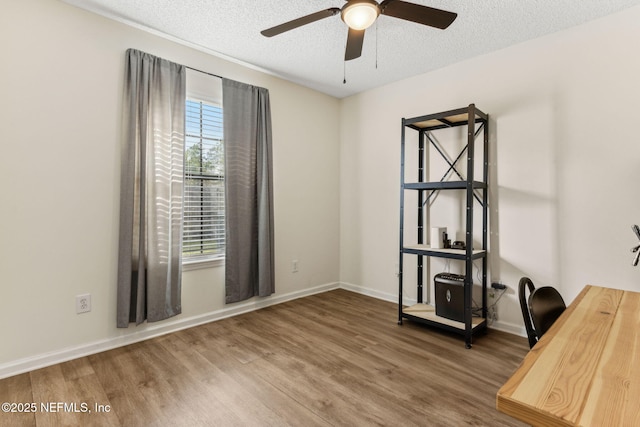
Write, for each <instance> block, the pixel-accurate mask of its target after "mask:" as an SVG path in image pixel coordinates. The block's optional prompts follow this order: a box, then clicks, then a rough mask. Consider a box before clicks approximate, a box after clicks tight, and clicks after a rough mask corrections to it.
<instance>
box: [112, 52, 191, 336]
mask: <svg viewBox="0 0 640 427" xmlns="http://www.w3.org/2000/svg"><path fill="white" fill-rule="evenodd" d="M125 73H126V74H125V95H124V106H123V133H124V135H123V139H124V140H123V148H122V165H121V166H122V172H121V195H120V248H119V255H118V314H117V325H118V327H119V328H126V327H128V326H129V323H130V322H135V323H136V324H140V323H142V322H144V321H145V320H147V321H149V322H154V321H158V320H163V319H166V318H168V317H171V316H175V315H176V314H179V313H180V312H181V310H182V308H181V302H180V288H181V276H182V271H181V270H182V262H181V238H182V192H183V170H184V165H183V155H184V132H185V122H184V120H185V119H184V115H185V96H186V89H185V76H186V73H185V68H184V67H183V66H182V65H179V64H175V63H172V62H170V61H167V60H164V59H162V58H157V57H155V56H153V55H149V54H147V53H144V52H140V51H137V50H134V49H129V50H127V53H126V65H125Z"/></svg>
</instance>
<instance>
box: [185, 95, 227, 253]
mask: <svg viewBox="0 0 640 427" xmlns="http://www.w3.org/2000/svg"><path fill="white" fill-rule="evenodd" d="M184 161H185V192H184V229H183V238H182V256H183V259H185V260H198V259H200V258H202V259H211V258H214V257H218V256H222V255H224V251H225V217H224V211H225V207H224V200H225V197H224V142H223V131H222V108H221V107H220V106H217V105H213V104H209V103H206V102H202V101H196V100H191V99H188V100H187V104H186V135H185V157H184Z"/></svg>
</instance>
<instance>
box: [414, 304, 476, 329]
mask: <svg viewBox="0 0 640 427" xmlns="http://www.w3.org/2000/svg"><path fill="white" fill-rule="evenodd" d="M402 312H403V313H404V314H408V315H411V316H414V317H419V318H421V319H426V320H429V321H431V322H436V323H440V324H443V325H447V326H450V327H452V328H456V329H459V330H461V331H464V329H465V328H464V323H463V322H456V321H455V320H451V319H447V318H446V317H441V316H438V315H436V308H435V307H434V306H432V305H429V304H415V305H412V306H410V307H405V308H404V309H403V310H402ZM483 322H484V319H483V318H482V317H472V318H471V326H472V328H473V329H475V328H476V327H478V326H480V325H481V324H482V323H483Z"/></svg>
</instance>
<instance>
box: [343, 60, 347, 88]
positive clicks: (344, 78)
mask: <svg viewBox="0 0 640 427" xmlns="http://www.w3.org/2000/svg"><path fill="white" fill-rule="evenodd" d="M342 67H343V68H342V76H343V78H342V84H343V85H346V84H347V61H342Z"/></svg>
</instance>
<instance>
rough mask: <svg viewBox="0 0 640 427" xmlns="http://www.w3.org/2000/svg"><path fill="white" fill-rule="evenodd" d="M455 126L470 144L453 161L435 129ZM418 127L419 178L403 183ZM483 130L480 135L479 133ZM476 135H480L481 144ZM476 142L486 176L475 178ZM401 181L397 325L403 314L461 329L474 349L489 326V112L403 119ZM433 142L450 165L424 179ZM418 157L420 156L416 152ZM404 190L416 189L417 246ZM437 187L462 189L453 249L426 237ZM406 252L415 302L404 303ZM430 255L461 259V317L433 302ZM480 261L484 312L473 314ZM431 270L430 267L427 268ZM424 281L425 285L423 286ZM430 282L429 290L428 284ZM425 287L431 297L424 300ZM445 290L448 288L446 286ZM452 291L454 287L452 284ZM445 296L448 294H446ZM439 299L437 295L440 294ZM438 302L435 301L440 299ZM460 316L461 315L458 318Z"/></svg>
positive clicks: (465, 110)
mask: <svg viewBox="0 0 640 427" xmlns="http://www.w3.org/2000/svg"><path fill="white" fill-rule="evenodd" d="M453 127H466V130H467V132H466V146H465V147H464V148H463V149H462V150H461V151H460V153H459V154H458V156H457V157H456V158H455V159H454V160H449V158H448V157H447V156H446V155H445V153H443V151H442V149H441V148H440V147H439V146H438V144H436V142H435V140H434V138H433V136H432V133H435V132H437V131H438V130H440V129H449V128H453ZM411 131H415V132H417V133H418V154H417V165H416V167H417V171H418V174H417V178H418V181H417V182H405V166H406V165H405V160H406V158H407V153H406V141H405V137H406V133H407V132H411ZM480 135H482V138H479V136H480ZM477 140H481V141H482V143H481V144H480V143H479V142H478V141H477ZM476 145H481V148H482V150H483V151H482V155H483V164H482V180H481V181H478V180H474V167H475V153H476ZM401 146H402V147H401V164H400V169H401V184H400V251H399V269H398V272H399V274H398V298H399V304H398V324H400V325H401V324H402V322H403V319H408V320H412V321H416V322H421V323H425V324H427V325H429V326H434V327H439V328H443V329H446V330H449V331H453V332H457V333H461V334H463V335H464V338H465V346H466V347H467V348H471V344H472V336H473V334H474V333H476V332H480V331H484V330H486V328H487V252H486V251H487V229H488V194H487V189H488V185H487V181H488V165H489V161H488V147H489V116H488V115H487V114H485V113H483V112H482V111H480V110H479V109H477V108H476V106H475V105H474V104H470V105H469V106H468V107H465V108H460V109H456V110H450V111H444V112H441V113H435V114H429V115H425V116H419V117H414V118H410V119H405V118H403V119H402V135H401ZM429 147H433V148H434V149H435V150H436V151H437V152H438V153H439V154H440V155H441V156H442V158H443V159H444V161H445V162H446V163H447V165H448V169H447V171H446V172H445V174H444V175H443V176H442V178H441V179H440V180H439V181H436V182H429V181H425V171H426V169H427V168H426V165H427V162H426V158H428V151H429ZM414 157H416V156H414ZM464 160H466V171H465V172H466V178H465V177H463V174H462V173H461V172H460V171H459V170H458V169H459V168H460V166H458V162H459V161H460V162H462V161H464ZM405 191H417V193H418V203H417V224H415V226H416V230H417V245H405V242H404V220H405ZM439 191H463V192H464V200H465V201H464V205H465V229H464V233H465V241H455V242H453V244H452V245H451V248H444V249H438V248H431V247H430V246H429V245H427V244H426V242H425V231H426V230H427V229H428V226H429V224H425V222H426V221H425V217H426V216H427V215H426V214H427V213H428V210H429V209H431V203H430V202H433V200H432V198H433V197H434V196H435V195H436V194H437V192H439ZM476 203H477V204H479V205H480V207H481V209H480V211H481V214H482V230H481V232H480V233H478V235H481V240H482V247H481V248H475V249H474V243H473V240H474V230H473V226H474V214H475V210H474V205H475V204H476ZM407 255H414V256H417V277H416V281H417V284H416V285H417V304H415V305H413V306H410V307H405V306H404V304H403V289H404V283H403V259H404V257H405V256H407ZM431 257H436V258H447V259H452V260H459V261H458V262H462V263H463V271H464V272H463V274H462V275H461V276H462V277H463V278H464V279H463V282H464V283H463V285H462V289H460V290H461V291H462V294H463V300H464V301H463V308H462V311H463V313H462V316H460V315H457V316H449V317H455V319H451V318H448V317H446V316H439V315H438V313H436V310H435V309H434V308H433V306H432V305H430V304H429V303H430V301H429V300H430V294H431V293H430V292H429V281H428V279H427V281H425V274H424V273H425V264H424V261H425V258H426V260H427V262H428V260H429V259H430V258H431ZM476 259H480V260H481V261H482V271H481V275H482V277H481V284H480V285H481V286H482V304H481V307H480V308H479V310H478V311H479V312H481V314H482V315H481V317H474V316H473V311H474V310H473V306H472V305H473V304H472V303H473V298H472V292H473V261H474V260H476ZM427 270H428V269H427ZM425 285H426V286H425ZM425 287H426V289H425ZM425 290H426V295H427V302H426V304H425V303H424V294H425ZM445 292H446V291H445ZM450 292H451V289H450ZM445 295H446V293H445ZM436 299H437V296H436ZM436 302H437V301H436ZM456 319H457V320H456Z"/></svg>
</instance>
